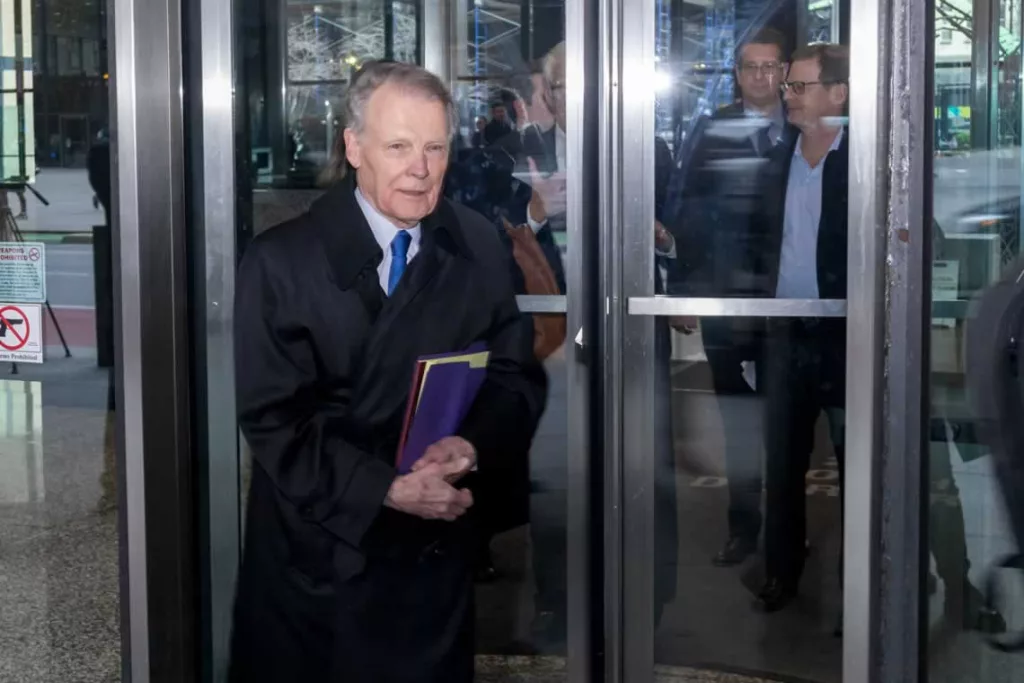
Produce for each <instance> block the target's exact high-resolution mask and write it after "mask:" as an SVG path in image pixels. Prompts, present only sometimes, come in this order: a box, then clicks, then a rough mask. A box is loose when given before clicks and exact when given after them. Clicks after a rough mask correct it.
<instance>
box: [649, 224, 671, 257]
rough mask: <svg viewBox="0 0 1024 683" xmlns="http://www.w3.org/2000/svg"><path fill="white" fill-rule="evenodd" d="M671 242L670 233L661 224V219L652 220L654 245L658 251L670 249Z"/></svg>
mask: <svg viewBox="0 0 1024 683" xmlns="http://www.w3.org/2000/svg"><path fill="white" fill-rule="evenodd" d="M672 242H673V239H672V233H670V232H669V231H668V230H667V229H666V228H665V226H664V225H662V224H661V221H654V246H655V247H657V249H658V251H661V252H668V251H671V250H672Z"/></svg>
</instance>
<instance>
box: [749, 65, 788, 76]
mask: <svg viewBox="0 0 1024 683" xmlns="http://www.w3.org/2000/svg"><path fill="white" fill-rule="evenodd" d="M781 70H782V64H779V63H778V62H766V63H764V64H756V63H754V62H744V63H743V64H740V71H742V72H744V73H749V74H761V75H762V76H771V75H774V74H777V73H779V71H781Z"/></svg>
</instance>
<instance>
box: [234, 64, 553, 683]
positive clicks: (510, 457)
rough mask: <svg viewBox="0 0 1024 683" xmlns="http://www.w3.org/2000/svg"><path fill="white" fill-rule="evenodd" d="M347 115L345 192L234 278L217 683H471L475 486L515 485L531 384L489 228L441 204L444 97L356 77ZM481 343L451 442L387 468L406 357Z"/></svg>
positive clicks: (266, 240)
mask: <svg viewBox="0 0 1024 683" xmlns="http://www.w3.org/2000/svg"><path fill="white" fill-rule="evenodd" d="M344 120H345V122H346V128H345V130H344V133H343V135H342V136H340V138H339V142H338V143H336V144H337V145H338V146H337V147H336V151H337V152H342V153H343V158H344V159H345V160H346V162H347V163H343V162H335V166H336V167H337V168H338V169H339V171H344V175H343V178H342V180H341V182H340V183H338V184H336V185H335V186H334V187H332V188H331V189H330V190H328V192H327V193H326V194H325V195H324V196H323V197H321V198H320V199H319V200H317V201H316V202H315V203H314V204H313V206H312V207H311V208H310V210H309V212H308V213H306V214H304V215H302V216H300V217H298V218H296V219H294V220H292V221H290V222H288V223H286V224H284V225H281V226H278V227H277V228H271V229H270V230H267V231H265V232H263V233H261V234H260V235H259V236H257V237H256V238H255V239H254V240H253V242H252V243H251V245H250V246H249V248H248V249H247V250H246V252H245V254H244V256H243V259H242V262H241V265H240V267H239V271H238V283H237V287H236V292H237V296H236V304H235V334H234V338H235V348H236V350H235V358H236V378H237V380H236V381H237V396H238V401H237V403H238V420H239V425H240V427H241V429H242V432H243V434H244V436H245V438H246V441H247V442H248V444H249V446H250V448H251V451H252V454H253V459H254V464H253V471H252V479H251V485H250V494H249V502H248V506H247V509H246V515H247V522H246V526H245V531H246V539H245V545H244V552H243V557H242V564H241V568H240V571H239V577H238V585H237V594H236V601H235V613H234V631H233V635H232V644H231V672H230V680H232V681H237V682H239V683H242V682H244V683H254V682H256V683H258V682H260V681H266V682H268V683H270V682H273V683H278V682H279V681H303V682H304V683H306V682H308V683H320V682H323V683H327V682H328V681H345V682H346V683H363V682H365V683H379V682H380V681H396V682H398V681H409V682H412V681H445V682H446V683H447V682H452V683H470V682H471V681H472V680H473V677H474V673H473V664H474V647H473V632H474V613H473V586H472V573H473V563H474V559H475V556H476V544H477V542H478V539H477V536H476V526H477V525H478V524H479V523H480V520H478V519H477V518H476V515H474V514H471V513H470V510H471V509H474V510H475V509H477V508H479V507H482V506H483V505H484V504H485V502H486V501H484V500H478V497H477V495H476V494H475V488H474V486H475V483H476V481H480V480H497V481H507V480H508V479H509V478H510V477H514V476H518V473H520V472H523V471H525V458H526V454H527V452H528V451H529V447H530V442H531V439H532V437H533V433H534V430H535V429H536V425H537V422H538V420H539V418H540V415H541V413H542V412H543V409H544V404H545V395H546V378H545V375H544V372H543V369H542V368H541V366H540V364H539V363H537V361H536V360H535V358H534V355H533V335H532V330H531V329H530V325H529V321H528V319H527V318H525V317H524V316H523V315H521V314H520V312H519V310H518V307H517V306H516V301H515V297H514V292H513V288H512V282H511V277H510V271H511V267H510V265H509V254H508V253H507V250H506V249H505V248H504V247H503V245H502V243H501V241H500V239H499V236H498V234H497V232H496V230H495V228H494V226H493V225H492V224H491V223H490V222H488V221H487V220H485V219H484V218H482V217H481V216H479V215H478V214H475V213H474V212H472V211H470V210H468V209H466V208H464V207H461V206H459V205H457V204H453V203H450V202H449V201H447V200H446V199H443V198H442V197H441V189H442V183H443V180H444V176H445V169H446V166H447V164H448V154H449V148H450V144H451V140H452V136H453V135H455V134H456V131H457V124H458V114H457V112H456V109H455V106H454V104H453V102H452V99H451V96H450V95H449V93H448V90H447V89H446V88H445V86H444V84H443V83H442V82H441V81H440V80H439V79H438V78H437V77H436V76H434V75H433V74H431V73H429V72H428V71H426V70H424V69H422V68H420V67H417V66H414V65H411V64H400V63H383V62H371V63H368V64H366V65H365V66H364V67H363V68H362V69H361V70H360V71H359V72H358V73H357V74H356V75H355V77H354V78H353V79H352V82H351V83H350V85H349V89H348V93H347V99H346V104H345V117H344ZM476 342H482V343H484V344H485V345H486V346H487V348H488V350H489V352H490V359H489V363H488V369H487V376H486V379H485V381H484V384H483V386H482V387H481V389H480V392H479V394H478V396H477V399H476V401H475V403H474V405H473V406H472V408H471V409H470V412H469V414H468V415H467V416H466V418H465V420H464V421H463V423H462V426H461V428H460V429H459V432H458V434H456V435H453V436H450V437H447V438H444V439H441V440H440V441H439V442H437V443H436V444H434V445H433V446H431V447H430V448H429V449H428V451H427V452H426V454H425V455H424V457H423V459H422V460H421V461H420V462H418V463H417V464H416V465H415V466H414V467H413V470H412V471H411V472H410V473H408V474H399V473H398V472H397V471H396V468H395V464H394V463H395V456H396V452H397V449H398V446H399V439H400V436H401V430H402V424H403V416H404V414H405V409H406V402H407V399H408V391H409V386H410V382H411V381H412V377H413V372H414V369H415V365H416V361H417V359H418V358H420V357H422V356H424V355H428V354H436V353H445V352H451V351H459V350H462V349H465V348H467V347H469V346H470V345H471V344H473V343H476ZM474 470H478V471H474ZM487 490H489V491H490V490H494V488H493V487H490V488H488V489H487ZM481 498H482V497H481Z"/></svg>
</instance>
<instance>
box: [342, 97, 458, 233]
mask: <svg viewBox="0 0 1024 683" xmlns="http://www.w3.org/2000/svg"><path fill="white" fill-rule="evenodd" d="M364 116H365V121H364V128H363V131H362V133H356V132H355V131H354V130H352V129H351V128H346V129H345V155H346V157H347V158H348V162H349V163H350V164H352V166H353V167H354V168H355V169H356V182H358V184H359V190H360V191H361V192H362V193H363V195H364V196H365V197H366V199H367V200H368V201H369V202H370V203H371V204H372V205H373V206H374V208H376V209H377V210H378V211H380V212H381V213H382V214H383V215H384V216H386V217H387V218H388V219H389V220H390V221H391V222H392V223H393V224H394V225H395V226H397V227H399V228H411V227H413V226H415V225H416V224H417V223H418V222H419V221H420V220H421V219H422V218H423V217H424V216H426V215H427V214H429V213H430V212H431V211H433V210H434V207H435V206H436V205H437V200H438V197H439V196H440V194H441V186H442V184H443V180H444V174H445V170H446V168H447V167H448V117H447V113H446V111H445V107H444V105H443V104H441V103H440V102H438V101H435V100H429V99H426V98H425V97H423V96H421V95H418V94H416V93H414V92H409V91H407V90H404V89H402V88H401V87H399V86H396V85H393V84H390V83H387V84H385V85H383V86H381V87H380V88H378V89H377V90H376V92H374V93H373V95H372V96H371V97H370V101H369V102H367V104H366V111H365V112H364Z"/></svg>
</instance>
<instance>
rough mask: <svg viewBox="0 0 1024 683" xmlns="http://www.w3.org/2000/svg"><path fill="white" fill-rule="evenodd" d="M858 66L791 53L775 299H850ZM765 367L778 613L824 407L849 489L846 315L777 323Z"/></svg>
mask: <svg viewBox="0 0 1024 683" xmlns="http://www.w3.org/2000/svg"><path fill="white" fill-rule="evenodd" d="M849 71H850V59H849V53H848V51H847V48H846V47H843V46H841V45H834V44H827V43H814V44H811V45H808V46H806V47H802V48H800V49H798V50H797V51H796V52H794V53H793V56H792V57H791V59H790V65H789V73H788V76H787V78H786V81H785V82H784V83H783V92H784V94H785V102H786V111H787V117H788V120H789V123H790V124H791V125H792V129H791V132H792V134H791V135H787V137H786V141H785V143H784V144H781V145H779V146H778V147H777V148H776V149H775V150H774V151H773V153H772V154H771V155H770V161H769V164H768V165H767V166H766V172H765V175H764V177H763V183H762V185H761V195H760V201H759V206H758V208H757V210H756V212H755V228H754V230H755V235H756V238H757V239H758V240H759V242H760V245H761V248H759V249H756V250H754V252H753V257H754V258H755V259H756V263H757V265H756V266H755V267H754V268H753V271H754V272H755V273H757V275H758V276H759V277H760V283H761V286H762V287H763V293H764V295H765V296H769V297H775V298H779V299H845V298H846V281H847V273H846V271H847V260H846V245H847V180H848V170H847V169H848V165H849V164H848V161H849V153H848V149H849V145H848V139H849V135H848V133H847V131H846V118H845V117H846V109H847V102H848V98H849V86H848V85H847V83H848V80H849ZM763 362H764V364H765V368H764V371H763V376H764V384H765V389H764V390H765V404H764V405H765V415H764V429H765V452H766V467H765V475H766V476H765V479H766V486H765V489H766V492H767V499H766V505H765V576H766V580H765V583H764V586H763V587H762V588H761V591H760V592H759V593H758V596H757V600H756V602H755V606H756V607H757V609H759V610H760V611H763V612H775V611H778V610H780V609H783V608H784V607H786V606H787V605H788V604H789V603H790V602H791V601H792V600H793V598H795V597H796V595H797V588H798V586H799V583H800V577H801V574H802V573H803V567H804V560H805V556H806V539H807V513H806V504H807V494H806V490H805V489H806V483H805V479H806V476H807V471H808V469H809V467H810V458H811V454H812V452H813V451H814V441H815V439H814V436H815V425H816V424H817V421H818V417H819V415H820V414H821V413H824V414H825V415H826V417H827V418H828V422H829V426H830V436H831V441H832V446H833V450H834V452H835V456H836V459H837V461H838V463H839V471H840V490H842V480H843V476H842V472H843V467H844V460H845V458H844V455H845V451H844V443H845V434H844V428H845V391H846V320H845V319H844V318H795V319H787V318H776V319H771V320H770V321H769V322H768V325H767V329H766V333H765V350H764V361H763ZM840 504H841V503H840Z"/></svg>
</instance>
